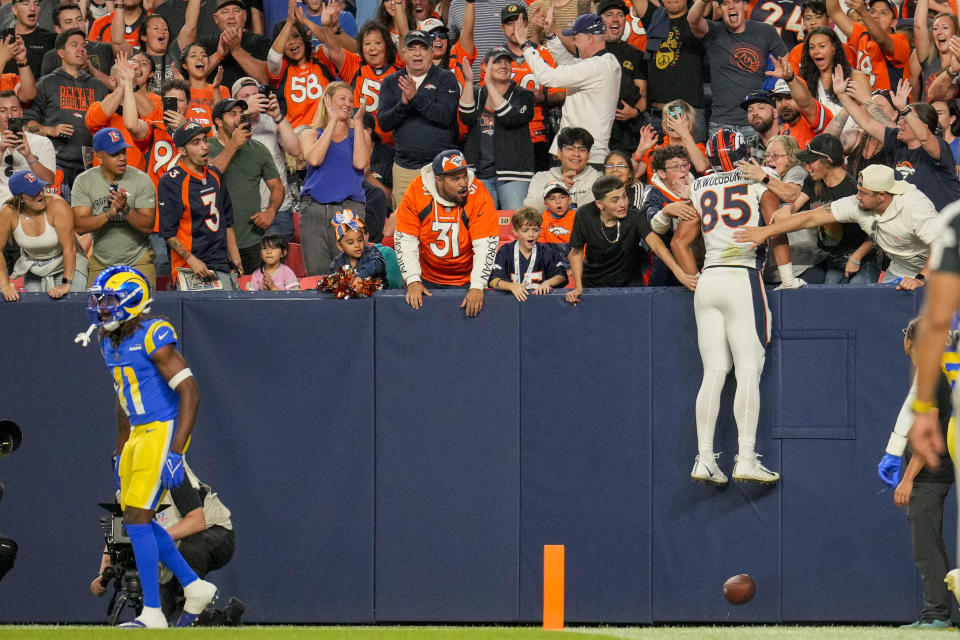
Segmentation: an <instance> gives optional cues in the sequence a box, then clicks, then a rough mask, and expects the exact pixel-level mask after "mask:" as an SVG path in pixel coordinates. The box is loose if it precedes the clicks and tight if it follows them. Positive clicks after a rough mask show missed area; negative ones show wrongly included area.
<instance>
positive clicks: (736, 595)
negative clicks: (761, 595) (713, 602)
mask: <svg viewBox="0 0 960 640" xmlns="http://www.w3.org/2000/svg"><path fill="white" fill-rule="evenodd" d="M756 593H757V585H756V583H755V582H754V581H753V578H751V577H750V576H748V575H747V574H745V573H741V574H740V575H738V576H733V577H732V578H730V579H728V580H727V581H726V582H724V583H723V597H724V598H726V599H727V602H729V603H730V604H746V603H748V602H750V601H751V600H752V599H753V596H754V595H755V594H756Z"/></svg>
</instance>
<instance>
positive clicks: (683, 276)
mask: <svg viewBox="0 0 960 640" xmlns="http://www.w3.org/2000/svg"><path fill="white" fill-rule="evenodd" d="M644 241H645V242H646V243H647V244H648V245H649V246H650V248H651V249H653V252H654V253H655V254H657V257H658V258H660V259H661V260H663V264H665V265H667V268H668V269H670V271H671V272H672V273H673V275H674V276H676V278H677V280H679V281H680V284H682V285H683V286H685V287H686V288H687V289H690V291H696V289H697V279H698V278H699V277H700V274H699V273H693V274H690V273H687V272H686V271H684V270H683V269H682V268H681V267H680V265H679V264H678V263H677V261H676V259H675V258H674V257H673V253H671V251H670V248H669V247H667V245H665V244H664V243H663V240H662V239H661V238H660V236H658V235H657V234H656V233H654V232H653V231H651V232H650V233H648V234H647V235H646V237H645V238H644Z"/></svg>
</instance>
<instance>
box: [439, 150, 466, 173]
mask: <svg viewBox="0 0 960 640" xmlns="http://www.w3.org/2000/svg"><path fill="white" fill-rule="evenodd" d="M466 170H467V159H466V158H464V157H463V154H462V153H460V152H459V151H457V150H456V149H449V150H447V151H441V152H440V153H438V154H437V157H435V158H434V159H433V175H435V176H443V175H447V174H448V173H456V172H457V171H466Z"/></svg>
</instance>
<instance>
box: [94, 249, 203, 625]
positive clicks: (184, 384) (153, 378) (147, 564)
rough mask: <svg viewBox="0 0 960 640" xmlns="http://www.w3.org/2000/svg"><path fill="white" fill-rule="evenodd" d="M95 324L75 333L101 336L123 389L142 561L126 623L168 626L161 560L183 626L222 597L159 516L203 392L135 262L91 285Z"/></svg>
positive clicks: (130, 493)
mask: <svg viewBox="0 0 960 640" xmlns="http://www.w3.org/2000/svg"><path fill="white" fill-rule="evenodd" d="M89 295H90V297H89V304H88V306H87V314H88V316H89V318H90V322H91V324H90V328H89V329H87V331H86V333H82V334H80V335H78V336H77V338H76V341H77V342H81V343H83V345H84V346H86V345H87V343H88V342H89V336H90V334H91V333H92V332H93V331H94V330H95V329H96V330H98V341H99V344H100V350H101V352H102V353H103V358H104V360H105V361H106V364H107V368H108V369H109V370H110V372H111V373H112V375H113V386H114V389H115V390H116V392H117V424H118V427H119V428H118V432H117V447H116V455H114V458H113V462H114V466H113V468H114V482H116V484H117V489H118V490H119V491H120V506H121V508H122V509H123V520H124V522H125V524H126V528H127V533H128V535H129V536H130V542H131V544H132V545H133V553H134V556H135V557H136V560H137V566H138V567H140V583H141V586H142V589H143V604H144V606H143V611H142V612H141V613H140V615H139V616H137V618H136V619H134V620H133V621H131V622H127V623H124V624H123V625H121V626H124V627H147V628H162V627H166V626H167V620H166V618H164V616H163V612H162V611H161V610H160V585H159V578H158V571H157V567H158V562H162V563H163V564H164V565H165V566H166V567H167V568H168V569H170V571H172V572H173V574H174V575H175V576H176V577H177V580H179V581H180V584H181V585H183V591H184V596H185V597H186V603H185V604H184V607H183V609H184V613H183V615H181V616H180V618H179V619H178V620H177V626H178V627H181V626H190V625H192V624H193V623H194V622H195V621H196V619H197V616H198V615H199V614H200V613H201V612H202V611H203V610H204V609H205V608H206V606H207V605H208V604H210V603H211V602H213V601H214V600H215V599H216V597H217V589H216V587H215V586H214V585H213V584H211V583H209V582H207V581H206V580H201V579H200V578H199V577H197V574H196V573H195V572H194V571H193V569H191V568H190V565H188V564H187V562H186V561H185V560H184V559H183V556H182V555H180V552H179V551H178V550H177V547H176V546H175V545H174V543H173V540H172V539H171V537H170V534H168V533H167V532H166V530H165V529H164V528H163V527H161V526H160V525H159V524H158V523H157V522H155V521H154V519H153V517H154V514H155V512H156V508H157V504H158V503H159V501H160V497H161V496H162V495H163V493H164V492H165V491H166V490H167V489H172V488H175V487H178V486H180V484H181V483H182V482H183V477H184V472H183V453H184V451H185V450H186V448H187V445H188V443H189V440H190V432H191V431H192V429H193V423H194V420H195V419H196V416H197V407H198V406H199V404H200V391H199V388H198V387H197V383H196V380H195V379H194V377H193V373H191V371H190V368H189V367H188V366H187V362H186V360H184V358H183V356H182V355H180V352H179V351H177V349H176V344H177V333H176V331H175V330H174V328H173V325H171V324H170V323H169V322H168V321H167V320H165V319H163V318H159V317H151V316H148V315H146V312H147V311H148V307H149V305H150V302H151V299H150V287H149V285H148V284H147V280H146V278H145V277H144V276H143V274H142V273H140V272H139V271H137V270H136V269H133V268H131V267H109V268H108V269H106V270H105V271H104V272H103V273H101V274H100V276H99V277H98V278H97V279H96V281H94V283H93V286H92V287H90V292H89Z"/></svg>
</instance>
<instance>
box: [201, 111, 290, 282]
mask: <svg viewBox="0 0 960 640" xmlns="http://www.w3.org/2000/svg"><path fill="white" fill-rule="evenodd" d="M247 109H248V105H247V103H246V102H244V101H243V100H233V99H227V100H221V101H220V102H218V103H217V104H216V105H214V107H213V123H214V125H216V127H217V132H216V135H214V136H213V137H211V138H210V164H211V165H213V166H215V167H216V168H218V169H220V171H222V172H223V183H224V185H225V186H226V188H227V193H228V194H229V195H230V200H231V201H232V202H233V219H234V221H235V222H234V232H235V233H236V237H237V248H238V250H239V253H240V262H241V266H242V267H243V273H253V272H254V271H255V270H256V269H257V268H258V267H259V266H260V263H261V258H260V240H261V239H262V238H263V236H264V233H265V232H266V230H267V229H268V228H270V226H271V225H272V224H273V220H274V218H275V217H276V215H277V211H279V209H280V206H281V204H283V197H284V192H285V189H284V188H283V182H282V181H281V180H280V173H279V172H278V171H277V165H276V164H274V161H273V157H272V156H271V155H270V151H268V150H267V148H266V147H265V146H263V144H261V143H260V142H257V141H256V140H251V136H252V133H253V132H252V126H251V125H252V123H251V116H250V114H249V113H246V111H247ZM261 180H262V181H263V182H265V183H266V185H267V188H268V189H269V190H270V198H269V202H268V203H267V206H266V207H265V208H264V207H261V201H260V181H261Z"/></svg>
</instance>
